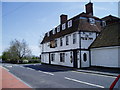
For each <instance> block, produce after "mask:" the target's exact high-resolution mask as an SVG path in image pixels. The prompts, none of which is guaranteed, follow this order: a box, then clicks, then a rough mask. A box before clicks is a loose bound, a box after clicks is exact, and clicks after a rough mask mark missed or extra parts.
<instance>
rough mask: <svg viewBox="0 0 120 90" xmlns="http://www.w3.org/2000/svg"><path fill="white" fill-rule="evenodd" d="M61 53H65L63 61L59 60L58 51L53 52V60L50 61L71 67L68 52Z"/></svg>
mask: <svg viewBox="0 0 120 90" xmlns="http://www.w3.org/2000/svg"><path fill="white" fill-rule="evenodd" d="M61 53H65V62H60V53H54V54H55V60H54V61H51V64H55V65H63V66H69V67H73V62H72V63H71V62H70V52H61ZM51 54H52V53H51Z"/></svg>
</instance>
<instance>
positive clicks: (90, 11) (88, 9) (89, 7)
mask: <svg viewBox="0 0 120 90" xmlns="http://www.w3.org/2000/svg"><path fill="white" fill-rule="evenodd" d="M85 7H86V14H89V15H92V16H93V3H91V2H89V3H88V4H86V5H85Z"/></svg>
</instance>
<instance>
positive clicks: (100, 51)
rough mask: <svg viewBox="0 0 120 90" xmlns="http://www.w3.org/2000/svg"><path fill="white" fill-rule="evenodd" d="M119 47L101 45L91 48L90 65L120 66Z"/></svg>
mask: <svg viewBox="0 0 120 90" xmlns="http://www.w3.org/2000/svg"><path fill="white" fill-rule="evenodd" d="M118 49H119V50H120V47H102V48H93V49H91V65H92V66H104V67H120V64H119V65H118V62H119V63H120V61H119V60H120V59H119V58H118V56H119V54H118Z"/></svg>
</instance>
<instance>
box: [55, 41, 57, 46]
mask: <svg viewBox="0 0 120 90" xmlns="http://www.w3.org/2000/svg"><path fill="white" fill-rule="evenodd" d="M55 47H57V39H55Z"/></svg>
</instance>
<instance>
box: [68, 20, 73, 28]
mask: <svg viewBox="0 0 120 90" xmlns="http://www.w3.org/2000/svg"><path fill="white" fill-rule="evenodd" d="M69 27H72V20H70V21H68V28H69Z"/></svg>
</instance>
